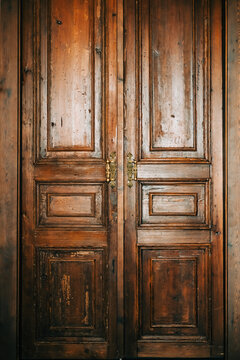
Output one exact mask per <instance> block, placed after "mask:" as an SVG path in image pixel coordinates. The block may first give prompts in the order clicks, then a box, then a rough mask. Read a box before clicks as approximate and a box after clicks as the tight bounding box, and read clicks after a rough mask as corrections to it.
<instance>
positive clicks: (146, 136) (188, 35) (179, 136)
mask: <svg viewBox="0 0 240 360" xmlns="http://www.w3.org/2000/svg"><path fill="white" fill-rule="evenodd" d="M138 6H139V11H138V14H139V16H138V22H137V25H138V27H137V30H138V34H137V35H136V42H139V44H136V48H137V49H138V51H139V54H138V53H137V56H139V58H140V60H139V62H138V64H139V68H138V74H139V81H138V84H139V94H140V103H141V106H140V109H141V110H140V111H139V117H140V120H141V122H140V124H141V144H140V153H141V158H142V159H151V158H154V159H166V158H168V159H169V158H171V159H173V158H174V159H179V158H185V159H193V158H194V159H196V158H199V159H202V160H203V159H204V160H207V159H208V113H209V112H208V110H209V109H208V104H209V102H208V98H207V97H208V95H207V90H208V71H209V68H208V58H207V55H208V52H207V47H208V43H209V35H208V18H209V9H208V2H207V0H200V1H196V0H183V1H178V0H170V1H164V0H147V1H145V0H141V1H139V5H138Z"/></svg>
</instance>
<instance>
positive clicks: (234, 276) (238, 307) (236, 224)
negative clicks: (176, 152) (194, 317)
mask: <svg viewBox="0 0 240 360" xmlns="http://www.w3.org/2000/svg"><path fill="white" fill-rule="evenodd" d="M227 11H228V13H227V57H228V61H227V74H228V77H227V90H228V94H227V101H226V103H227V108H226V110H227V111H226V114H227V127H226V130H227V132H226V142H227V146H226V147H227V206H228V210H227V213H226V214H227V217H228V220H227V222H226V224H227V227H226V233H227V263H228V265H227V273H228V275H227V305H228V310H227V330H228V336H227V346H228V354H229V358H228V359H229V360H237V359H239V356H240V342H239V339H240V261H239V259H240V246H239V241H240V221H239V213H240V204H239V200H240V181H239V178H240V141H239V138H240V95H239V94H240V0H229V1H228V7H227Z"/></svg>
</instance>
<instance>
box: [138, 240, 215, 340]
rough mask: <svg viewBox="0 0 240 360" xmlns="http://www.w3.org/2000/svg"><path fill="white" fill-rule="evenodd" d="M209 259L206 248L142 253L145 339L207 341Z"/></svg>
mask: <svg viewBox="0 0 240 360" xmlns="http://www.w3.org/2000/svg"><path fill="white" fill-rule="evenodd" d="M193 240H194V239H193ZM208 256H209V249H208V247H207V246H206V245H203V246H201V245H200V246H199V247H197V246H196V247H194V246H191V245H189V246H188V247H184V246H180V245H178V246H175V247H171V246H168V247H166V246H165V247H162V248H154V249H151V248H141V249H140V294H141V296H140V301H141V307H140V309H141V314H140V316H141V323H142V336H143V337H144V336H147V337H151V338H154V337H157V338H158V339H159V337H161V336H163V337H164V336H169V338H170V337H171V336H174V337H180V338H181V337H184V338H187V337H192V336H194V337H196V338H200V337H202V338H205V339H206V338H207V336H208V326H209V324H208V321H209V317H208V316H209V315H208V311H209V310H208V299H207V294H208V289H209V278H208Z"/></svg>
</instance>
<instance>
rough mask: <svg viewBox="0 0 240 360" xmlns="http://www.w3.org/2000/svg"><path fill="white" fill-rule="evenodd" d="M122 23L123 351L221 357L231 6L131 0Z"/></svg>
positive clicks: (214, 1) (200, 0) (202, 0)
mask: <svg viewBox="0 0 240 360" xmlns="http://www.w3.org/2000/svg"><path fill="white" fill-rule="evenodd" d="M124 20H125V29H124V34H125V47H124V53H125V91H124V96H125V128H126V134H125V145H126V146H125V158H127V156H128V154H129V153H130V154H132V155H133V157H134V158H135V159H136V161H137V181H136V182H134V184H133V186H132V187H129V186H128V183H127V182H128V179H127V177H126V181H125V189H126V195H125V355H126V356H127V358H130V357H132V358H133V357H151V358H152V357H159V358H161V357H163V358H170V357H173V358H178V357H183V358H189V357H190V358H195V357H196V358H201V357H203V358H209V357H222V356H223V183H222V181H223V177H222V161H223V158H222V151H223V148H222V124H223V121H222V117H223V115H222V60H221V59H222V23H221V22H222V4H221V1H219V0H211V1H208V0H182V1H179V0H170V1H164V0H139V1H135V0H128V1H125V8H124ZM130 156H131V155H130ZM130 165H131V164H130ZM133 166H134V165H132V167H133ZM125 169H126V171H127V169H128V171H131V166H129V165H128V164H127V163H126V164H125ZM129 176H130V178H131V174H129ZM129 185H131V184H129Z"/></svg>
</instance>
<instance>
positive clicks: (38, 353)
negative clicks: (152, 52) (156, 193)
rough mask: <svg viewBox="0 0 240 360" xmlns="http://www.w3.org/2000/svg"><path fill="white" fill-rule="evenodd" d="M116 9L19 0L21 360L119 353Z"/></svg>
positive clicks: (69, 0) (87, 2) (81, 0)
mask: <svg viewBox="0 0 240 360" xmlns="http://www.w3.org/2000/svg"><path fill="white" fill-rule="evenodd" d="M116 12H117V10H116V1H111V0H110V1H102V0H96V1H95V0H51V1H48V0H31V1H29V0H26V1H23V5H22V257H21V267H22V277H21V279H22V284H23V288H22V295H21V296H22V314H21V315H22V316H21V318H22V324H21V335H22V344H21V350H22V351H21V356H22V358H23V359H32V358H38V359H45V358H46V359H50V358H51V359H59V358H60V359H63V358H64V359H70V358H71V359H79V358H90V359H92V358H103V359H106V358H107V357H110V358H114V357H116V356H117V325H116V321H117V312H116V306H117V298H116V265H115V264H116V248H117V241H116V239H117V230H116V228H117V222H116V216H115V218H114V214H116V206H117V205H116V204H117V201H116V197H117V192H116V187H115V188H114V187H113V188H112V187H111V186H110V185H109V184H107V183H106V174H105V168H106V160H107V159H108V158H110V156H111V154H114V152H116V150H117V137H116V133H117V127H116V119H117V117H116V114H117V112H116V106H115V104H116V86H117V83H116V50H115V46H114V44H115V43H116ZM112 158H114V156H112Z"/></svg>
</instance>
